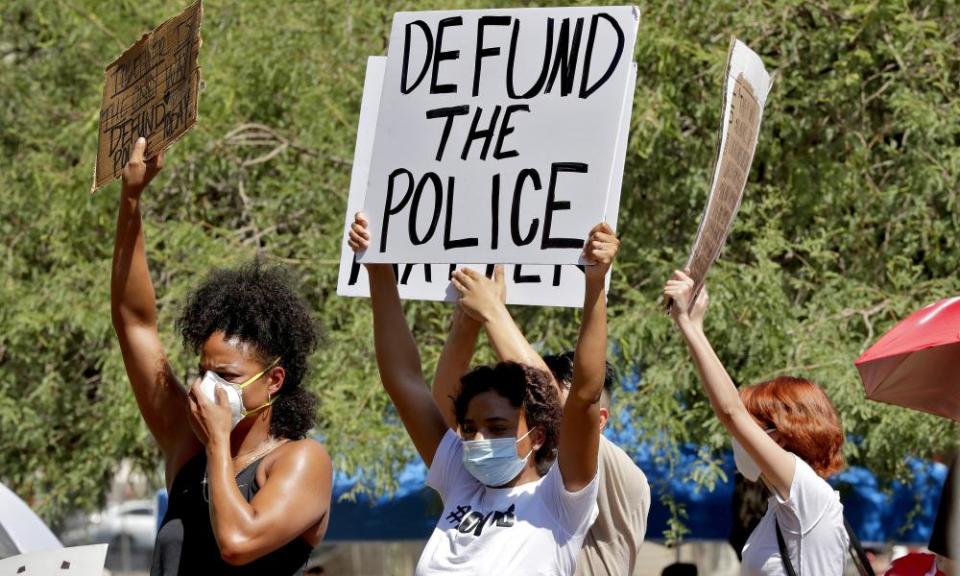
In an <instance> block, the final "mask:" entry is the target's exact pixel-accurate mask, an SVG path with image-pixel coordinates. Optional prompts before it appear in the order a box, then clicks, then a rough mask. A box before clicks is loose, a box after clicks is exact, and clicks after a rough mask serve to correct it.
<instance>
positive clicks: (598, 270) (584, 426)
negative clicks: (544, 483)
mask: <svg viewBox="0 0 960 576" xmlns="http://www.w3.org/2000/svg"><path fill="white" fill-rule="evenodd" d="M619 247H620V241H619V240H618V239H617V237H616V234H614V232H613V229H612V228H610V225H609V224H607V223H606V222H603V223H601V224H598V225H597V226H594V228H593V230H591V231H590V237H589V238H588V239H587V243H586V246H585V247H584V250H583V253H584V257H585V258H586V260H587V261H588V262H591V263H592V265H590V266H587V267H586V270H585V282H586V290H585V291H584V296H583V318H582V320H581V323H580V335H579V337H578V338H577V348H576V352H575V353H574V357H573V382H572V383H571V385H570V394H569V395H568V396H567V402H566V404H565V405H564V407H563V420H561V422H560V448H559V455H558V461H559V465H560V473H561V474H562V475H563V485H564V486H565V487H566V488H567V490H569V491H571V492H575V491H578V490H581V489H583V488H584V487H586V486H587V485H588V484H589V483H590V482H591V481H592V480H593V478H594V476H596V474H597V456H598V452H599V450H600V395H601V394H602V393H603V380H604V377H605V376H606V371H607V299H606V294H604V282H605V278H606V275H607V271H608V270H609V269H610V265H611V264H612V263H613V258H614V257H615V256H616V254H617V250H618V249H619Z"/></svg>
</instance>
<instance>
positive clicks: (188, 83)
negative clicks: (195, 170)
mask: <svg viewBox="0 0 960 576" xmlns="http://www.w3.org/2000/svg"><path fill="white" fill-rule="evenodd" d="M202 16H203V5H202V3H201V0H197V2H196V3H194V4H193V5H192V6H190V7H189V8H187V9H186V10H184V11H183V12H182V13H180V15H178V16H176V17H174V18H171V19H169V20H167V21H166V22H164V23H163V24H161V25H160V26H158V27H157V28H156V29H155V30H154V31H153V32H150V33H148V34H145V35H144V36H143V37H142V38H140V40H139V41H137V43H136V44H134V45H133V46H131V47H130V48H127V50H126V51H125V52H124V53H123V55H121V56H120V57H119V58H117V59H116V61H114V62H113V63H112V64H110V65H109V66H107V68H106V70H105V71H104V83H103V102H102V104H101V105H100V141H99V147H98V148H97V164H96V167H95V169H94V173H93V187H92V188H91V192H92V191H94V190H96V189H97V188H100V187H101V186H103V185H104V184H106V183H108V182H110V181H112V180H113V179H115V178H118V177H119V176H120V171H121V170H122V169H123V167H124V165H125V164H126V163H127V160H128V159H129V158H130V152H131V149H132V148H133V143H134V142H135V141H136V139H137V138H139V137H140V136H143V137H144V138H146V139H147V155H146V159H150V158H153V157H154V156H156V155H157V154H159V153H160V152H161V151H163V150H166V149H167V148H168V147H170V145H171V144H173V143H174V142H176V141H177V140H178V139H179V138H180V137H181V136H183V135H184V134H185V133H186V131H187V130H189V129H190V128H191V127H192V126H193V125H194V124H196V122H197V91H198V88H199V86H200V67H199V65H198V63H197V57H198V55H199V53H200V20H201V18H202Z"/></svg>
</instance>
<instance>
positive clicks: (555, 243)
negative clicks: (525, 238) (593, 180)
mask: <svg viewBox="0 0 960 576" xmlns="http://www.w3.org/2000/svg"><path fill="white" fill-rule="evenodd" d="M560 172H577V173H581V174H585V173H586V172H587V165H586V164H584V163H583V162H554V163H553V164H551V165H550V184H549V186H548V187H547V207H546V212H545V213H544V215H543V239H542V240H541V242H540V248H541V249H544V250H546V249H547V248H582V247H583V240H581V239H579V238H551V237H550V226H551V225H552V224H553V213H554V212H555V211H557V210H569V209H570V202H567V201H559V200H556V195H557V174H559V173H560Z"/></svg>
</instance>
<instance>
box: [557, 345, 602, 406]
mask: <svg viewBox="0 0 960 576" xmlns="http://www.w3.org/2000/svg"><path fill="white" fill-rule="evenodd" d="M573 356H574V351H573V350H567V351H566V352H562V353H560V354H547V355H546V356H544V357H543V361H544V362H545V363H546V365H547V368H550V371H551V372H553V377H554V378H556V380H557V383H558V384H560V385H561V386H564V387H566V388H569V387H570V383H571V382H573ZM614 378H615V374H614V370H613V365H612V364H610V363H609V362H607V369H606V372H605V374H604V376H603V396H604V397H603V400H604V401H605V402H606V403H607V404H608V405H609V404H610V393H611V392H612V391H613V380H614Z"/></svg>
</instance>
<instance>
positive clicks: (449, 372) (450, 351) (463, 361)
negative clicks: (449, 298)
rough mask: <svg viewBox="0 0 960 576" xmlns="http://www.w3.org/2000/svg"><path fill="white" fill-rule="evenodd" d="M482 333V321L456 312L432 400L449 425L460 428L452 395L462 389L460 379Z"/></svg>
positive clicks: (435, 377) (440, 363)
mask: <svg viewBox="0 0 960 576" xmlns="http://www.w3.org/2000/svg"><path fill="white" fill-rule="evenodd" d="M479 335H480V324H479V323H478V322H477V321H476V320H474V319H472V318H470V317H469V316H467V315H466V314H464V313H462V312H454V319H453V321H452V322H451V324H450V334H449V335H448V336H447V341H446V343H445V344H444V345H443V352H441V353H440V360H439V362H437V372H436V374H435V375H434V377H433V400H434V402H436V404H437V407H438V408H439V409H440V413H441V414H442V415H443V420H444V422H446V424H447V426H449V427H450V428H456V427H457V421H456V416H455V414H454V410H453V400H452V398H453V397H455V396H456V395H457V393H459V391H460V378H461V377H462V376H463V375H464V374H466V373H467V371H468V370H469V369H470V361H471V360H472V359H473V352H474V350H475V349H476V347H477V338H478V337H479Z"/></svg>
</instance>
